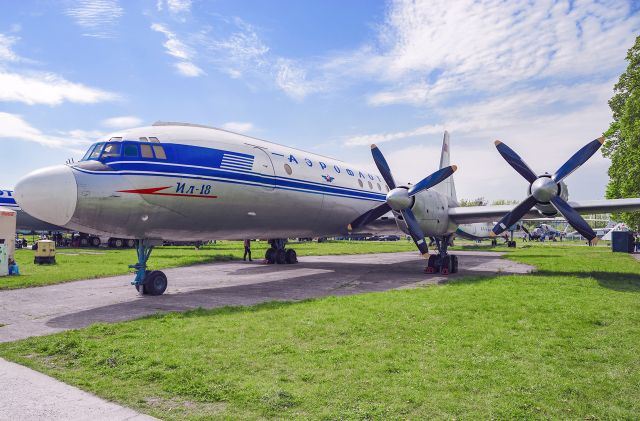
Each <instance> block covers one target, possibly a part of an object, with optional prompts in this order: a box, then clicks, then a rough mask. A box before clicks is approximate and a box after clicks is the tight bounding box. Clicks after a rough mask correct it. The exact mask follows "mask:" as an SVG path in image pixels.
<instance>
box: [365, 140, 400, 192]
mask: <svg viewBox="0 0 640 421" xmlns="http://www.w3.org/2000/svg"><path fill="white" fill-rule="evenodd" d="M371 155H373V162H375V163H376V167H378V171H380V174H381V175H382V178H384V181H385V182H386V183H387V186H389V189H390V190H393V189H395V188H396V182H395V180H394V179H393V176H392V175H391V168H389V164H387V160H386V159H384V156H383V155H382V152H380V149H378V147H377V146H376V145H371Z"/></svg>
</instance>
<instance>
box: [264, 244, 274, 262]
mask: <svg viewBox="0 0 640 421" xmlns="http://www.w3.org/2000/svg"><path fill="white" fill-rule="evenodd" d="M264 258H265V260H266V261H267V263H269V264H270V265H272V264H274V263H275V262H276V249H274V248H273V247H272V248H269V249H267V252H266V253H265V254H264Z"/></svg>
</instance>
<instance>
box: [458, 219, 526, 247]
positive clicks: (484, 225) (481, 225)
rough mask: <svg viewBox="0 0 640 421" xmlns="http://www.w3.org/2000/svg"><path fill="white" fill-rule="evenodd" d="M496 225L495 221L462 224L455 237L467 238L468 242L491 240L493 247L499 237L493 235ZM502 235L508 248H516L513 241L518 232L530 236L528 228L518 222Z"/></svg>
mask: <svg viewBox="0 0 640 421" xmlns="http://www.w3.org/2000/svg"><path fill="white" fill-rule="evenodd" d="M495 225H496V223H495V221H493V222H476V223H473V224H461V225H459V226H458V229H457V230H456V232H455V235H456V236H458V237H461V238H465V239H467V240H473V241H482V240H491V244H492V245H494V246H495V245H497V244H498V243H497V237H498V236H496V235H495V234H494V233H493V231H492V230H493V227H494V226H495ZM506 231H507V232H508V233H509V234H507V232H504V233H503V234H501V235H500V237H503V238H504V240H505V242H506V244H507V246H508V247H515V246H516V242H515V241H514V239H513V236H514V233H515V232H516V231H524V232H525V233H526V234H527V235H530V233H529V231H528V230H527V228H526V227H525V226H524V224H522V223H521V222H516V223H515V224H513V225H512V226H510V227H509V229H507V230H506Z"/></svg>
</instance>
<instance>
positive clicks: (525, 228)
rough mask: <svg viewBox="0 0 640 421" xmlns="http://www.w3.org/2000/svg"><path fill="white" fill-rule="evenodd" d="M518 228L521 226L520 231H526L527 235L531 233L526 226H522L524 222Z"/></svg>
mask: <svg viewBox="0 0 640 421" xmlns="http://www.w3.org/2000/svg"><path fill="white" fill-rule="evenodd" d="M520 228H522V231H524V232H525V233H527V235H531V233H530V232H529V230H528V229H527V227H525V226H524V224H521V225H520Z"/></svg>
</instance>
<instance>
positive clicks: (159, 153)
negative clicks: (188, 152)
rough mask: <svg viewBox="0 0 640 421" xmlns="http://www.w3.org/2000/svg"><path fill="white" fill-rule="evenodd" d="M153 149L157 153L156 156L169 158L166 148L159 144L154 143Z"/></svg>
mask: <svg viewBox="0 0 640 421" xmlns="http://www.w3.org/2000/svg"><path fill="white" fill-rule="evenodd" d="M153 151H154V152H155V153H156V158H158V159H167V154H165V153H164V148H163V147H162V146H159V145H153Z"/></svg>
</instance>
